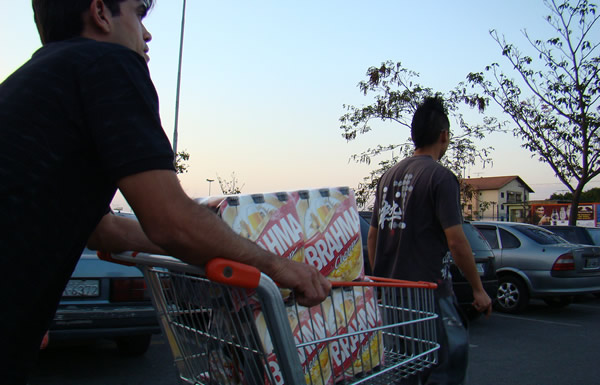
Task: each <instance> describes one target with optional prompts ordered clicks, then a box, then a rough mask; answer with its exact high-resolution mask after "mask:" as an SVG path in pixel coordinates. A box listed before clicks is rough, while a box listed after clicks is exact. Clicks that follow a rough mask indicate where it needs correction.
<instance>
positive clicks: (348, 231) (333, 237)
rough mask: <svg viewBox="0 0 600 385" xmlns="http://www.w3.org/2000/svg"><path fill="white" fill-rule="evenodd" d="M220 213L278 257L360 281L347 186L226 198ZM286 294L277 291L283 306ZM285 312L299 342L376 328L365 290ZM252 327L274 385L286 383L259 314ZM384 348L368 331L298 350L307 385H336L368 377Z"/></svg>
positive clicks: (356, 227) (342, 291)
mask: <svg viewBox="0 0 600 385" xmlns="http://www.w3.org/2000/svg"><path fill="white" fill-rule="evenodd" d="M208 201H210V199H209V200H204V201H200V202H201V203H203V202H208ZM213 202H214V199H213ZM218 213H219V215H220V217H221V218H222V219H223V220H224V221H225V222H226V223H227V224H228V225H229V226H230V227H231V228H232V229H233V230H234V231H235V232H236V233H238V234H240V235H242V236H243V237H246V238H248V239H250V240H251V241H253V242H256V243H257V244H258V245H259V246H261V247H262V248H264V249H266V250H269V251H271V252H273V253H274V254H277V255H279V256H281V257H283V258H289V259H292V260H294V261H297V262H303V263H307V264H310V265H313V266H315V267H316V268H317V269H318V270H319V271H320V272H321V274H323V275H324V276H325V277H327V278H328V279H329V280H331V281H346V282H347V281H356V280H364V278H365V277H364V272H363V257H362V255H363V254H362V240H361V236H360V221H359V215H358V210H357V207H356V201H355V198H354V193H353V191H352V190H351V189H349V188H348V187H337V188H321V189H310V190H300V191H293V192H278V193H265V194H251V195H250V194H249V195H231V196H227V197H224V198H222V199H221V201H220V203H219V205H218ZM289 294H290V292H289V291H286V290H282V296H283V297H284V300H285V299H287V297H288V296H289ZM287 309H288V319H289V321H290V326H291V328H292V333H293V336H294V339H295V340H296V342H297V343H306V342H310V341H315V340H320V339H322V338H326V337H331V336H334V335H340V334H345V333H353V332H356V331H360V330H369V329H373V328H374V327H377V326H381V317H380V316H379V315H378V314H377V311H378V310H377V306H376V298H375V293H374V290H373V289H372V288H368V287H356V288H352V287H349V288H338V289H334V290H333V293H332V295H331V296H330V297H329V298H328V299H327V300H326V301H325V302H323V303H322V304H321V305H319V306H315V307H312V308H305V307H302V306H298V305H295V304H294V305H293V306H288V307H287ZM255 323H256V327H257V330H258V331H259V334H260V336H261V341H262V342H263V345H264V348H265V351H266V353H267V354H268V360H269V369H270V370H271V372H272V374H273V378H274V379H275V382H276V384H280V383H283V382H282V378H281V375H280V372H279V367H278V364H277V361H276V359H275V354H274V353H273V345H272V343H271V337H270V335H269V333H268V332H267V328H266V324H265V321H264V318H263V314H262V312H261V311H260V309H259V308H258V309H257V310H256V311H255ZM381 344H382V340H381V333H373V332H371V333H369V332H366V333H362V334H359V335H356V336H353V337H347V338H343V339H340V340H334V341H331V342H329V343H326V342H322V343H318V344H317V343H316V344H314V345H309V346H307V347H305V348H303V349H300V350H299V355H300V361H301V364H302V365H303V369H304V370H305V376H306V380H307V383H311V380H312V383H313V384H323V385H326V384H333V383H335V382H338V381H340V380H343V379H347V378H349V377H353V376H355V375H356V374H358V373H361V372H364V371H368V370H371V369H372V368H373V367H375V366H377V365H379V364H380V363H382V359H383V357H382V352H383V347H382V346H381Z"/></svg>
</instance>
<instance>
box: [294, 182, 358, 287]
mask: <svg viewBox="0 0 600 385" xmlns="http://www.w3.org/2000/svg"><path fill="white" fill-rule="evenodd" d="M291 195H292V198H293V200H294V201H295V203H296V211H297V212H298V217H299V218H300V221H301V223H302V227H303V230H304V237H305V239H304V261H305V262H306V263H308V264H309V265H313V266H315V267H316V268H317V269H318V270H319V271H320V272H321V274H323V275H324V276H325V277H327V278H328V279H330V280H332V281H353V280H355V279H359V278H362V277H363V276H364V270H363V256H362V241H361V237H360V219H359V215H358V210H357V208H356V201H355V198H354V192H353V191H352V190H350V189H349V188H347V187H340V188H323V189H313V190H301V191H296V192H293V193H292V194H291Z"/></svg>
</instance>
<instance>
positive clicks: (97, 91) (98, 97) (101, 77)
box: [80, 49, 175, 182]
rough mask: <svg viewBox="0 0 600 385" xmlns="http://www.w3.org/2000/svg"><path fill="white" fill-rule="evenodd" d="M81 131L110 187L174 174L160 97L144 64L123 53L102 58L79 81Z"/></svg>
mask: <svg viewBox="0 0 600 385" xmlns="http://www.w3.org/2000/svg"><path fill="white" fill-rule="evenodd" d="M80 87H81V97H82V99H83V107H84V111H85V114H84V116H85V118H86V119H87V121H86V122H85V124H84V126H85V127H86V129H88V130H89V132H88V134H89V135H90V136H91V138H90V139H91V140H92V142H93V143H94V146H95V149H96V151H97V152H98V157H99V159H100V162H101V165H100V167H101V168H102V169H104V170H105V172H106V174H107V175H108V176H109V177H110V178H111V179H112V180H113V181H114V182H116V181H118V180H119V179H121V178H123V177H125V176H128V175H133V174H136V173H139V172H143V171H149V170H156V169H166V170H174V169H175V168H174V165H173V160H174V156H173V151H172V149H171V145H170V142H169V139H168V138H167V136H166V135H165V132H164V130H163V128H162V125H161V122H160V117H159V110H158V95H157V93H156V90H155V88H154V85H153V84H152V81H151V80H150V74H149V71H148V67H147V65H146V62H145V61H144V60H143V58H142V57H141V56H139V55H138V54H137V53H135V52H133V51H129V50H127V49H115V50H114V51H112V52H110V53H107V54H105V55H103V56H101V57H100V58H99V59H98V60H96V61H95V62H94V63H92V64H91V65H90V66H89V67H88V68H87V69H86V71H85V72H84V73H83V74H82V75H81V86H80Z"/></svg>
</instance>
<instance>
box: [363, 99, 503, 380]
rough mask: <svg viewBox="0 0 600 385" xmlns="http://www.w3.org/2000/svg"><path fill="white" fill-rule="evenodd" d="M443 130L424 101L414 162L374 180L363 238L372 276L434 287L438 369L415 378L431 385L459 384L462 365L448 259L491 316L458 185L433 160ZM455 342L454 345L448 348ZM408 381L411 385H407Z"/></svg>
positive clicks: (461, 335)
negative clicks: (368, 224)
mask: <svg viewBox="0 0 600 385" xmlns="http://www.w3.org/2000/svg"><path fill="white" fill-rule="evenodd" d="M449 130H450V122H449V120H448V117H447V116H446V113H445V111H444V107H443V104H442V101H441V100H440V99H437V98H428V99H426V100H425V101H424V102H423V104H421V105H420V106H419V108H418V109H417V111H416V112H415V116H414V117H413V121H412V125H411V136H412V140H413V142H414V144H415V148H416V149H415V152H414V154H413V156H412V157H410V158H407V159H404V160H402V161H401V162H399V163H398V164H396V165H395V166H394V167H392V168H391V169H390V170H388V171H387V172H386V173H385V174H384V175H383V176H382V177H381V180H380V181H379V184H378V186H377V193H376V196H375V206H374V209H373V217H372V221H371V227H370V229H369V236H368V240H367V243H368V249H369V262H370V263H371V266H373V273H374V275H375V276H380V277H388V278H396V279H406V280H412V281H431V282H436V283H437V284H438V289H437V291H436V312H437V313H438V315H439V316H440V318H439V325H438V326H439V327H438V338H439V342H440V345H441V348H440V352H439V364H438V366H437V367H436V368H434V369H433V370H432V371H431V372H430V373H425V375H423V376H422V378H421V379H422V380H423V383H435V384H462V383H464V381H465V377H466V368H467V363H468V359H467V351H468V341H467V333H466V329H465V327H464V326H463V325H462V322H461V320H460V316H459V315H458V313H457V311H456V306H454V305H455V304H456V299H455V297H454V293H453V292H452V280H451V276H450V274H449V264H450V261H451V260H452V258H453V259H454V262H455V263H456V265H457V266H458V267H459V268H460V270H461V271H462V272H463V274H464V275H465V277H466V278H467V280H468V281H469V283H470V284H471V286H472V288H473V298H474V301H473V306H474V307H475V308H476V309H477V310H478V311H480V312H485V313H486V314H488V315H489V314H490V312H491V300H490V298H489V296H488V295H487V293H486V292H485V290H484V289H483V286H482V284H481V280H480V278H479V274H478V273H477V269H476V266H475V259H474V257H473V253H472V251H471V247H470V245H469V242H468V241H467V238H466V236H465V234H464V232H463V229H462V222H463V219H462V214H461V209H460V200H459V185H458V180H457V178H456V176H455V175H454V174H453V173H452V172H451V171H450V170H448V169H447V168H445V167H444V166H442V165H441V164H439V162H438V161H439V160H440V159H441V158H442V156H443V155H444V154H445V152H446V150H447V149H448V144H449V140H450V131H449ZM450 336H452V338H450ZM457 340H458V341H459V342H460V343H459V344H454V343H453V342H451V341H457ZM411 380H415V381H417V379H416V378H414V379H409V380H408V381H407V383H410V381H411Z"/></svg>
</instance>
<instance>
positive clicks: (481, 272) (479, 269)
mask: <svg viewBox="0 0 600 385" xmlns="http://www.w3.org/2000/svg"><path fill="white" fill-rule="evenodd" d="M476 266H477V272H478V273H479V275H484V274H485V263H478V264H476Z"/></svg>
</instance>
